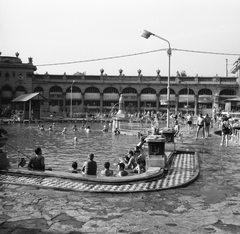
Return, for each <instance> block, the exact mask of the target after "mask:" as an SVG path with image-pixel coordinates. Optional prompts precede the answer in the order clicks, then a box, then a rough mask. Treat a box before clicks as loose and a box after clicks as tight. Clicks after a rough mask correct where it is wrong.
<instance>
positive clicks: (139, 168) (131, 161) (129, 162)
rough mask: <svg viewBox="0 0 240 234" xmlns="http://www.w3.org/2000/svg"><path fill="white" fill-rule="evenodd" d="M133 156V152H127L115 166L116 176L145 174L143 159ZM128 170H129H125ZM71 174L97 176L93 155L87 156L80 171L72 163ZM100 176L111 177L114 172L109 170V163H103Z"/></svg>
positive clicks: (76, 164)
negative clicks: (116, 169)
mask: <svg viewBox="0 0 240 234" xmlns="http://www.w3.org/2000/svg"><path fill="white" fill-rule="evenodd" d="M136 154H137V152H136ZM136 154H134V151H132V150H129V152H128V154H127V155H126V156H125V157H123V159H122V160H120V162H119V163H118V164H117V167H118V172H117V173H116V176H118V177H122V176H127V175H129V173H131V172H132V173H138V174H141V173H143V172H145V170H146V169H145V166H146V161H145V158H144V157H143V156H142V155H140V154H138V155H136ZM126 169H129V170H126ZM70 172H71V173H82V174H86V175H97V162H96V161H94V154H93V153H91V154H89V155H88V160H87V161H86V162H84V163H83V166H82V168H81V169H79V168H78V163H77V162H76V161H74V162H73V163H72V170H71V171H70ZM100 175H102V176H113V175H114V170H111V169H110V162H105V163H104V169H103V170H101V172H100Z"/></svg>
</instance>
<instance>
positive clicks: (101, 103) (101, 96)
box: [100, 93, 103, 113]
mask: <svg viewBox="0 0 240 234" xmlns="http://www.w3.org/2000/svg"><path fill="white" fill-rule="evenodd" d="M100 113H103V93H100Z"/></svg>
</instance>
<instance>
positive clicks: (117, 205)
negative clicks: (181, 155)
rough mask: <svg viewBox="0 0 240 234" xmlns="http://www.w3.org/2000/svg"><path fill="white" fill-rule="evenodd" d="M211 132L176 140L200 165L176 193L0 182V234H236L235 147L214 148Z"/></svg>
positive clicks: (216, 139) (239, 211)
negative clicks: (84, 189)
mask: <svg viewBox="0 0 240 234" xmlns="http://www.w3.org/2000/svg"><path fill="white" fill-rule="evenodd" d="M213 131H214V129H211V132H212V135H211V137H209V138H207V139H202V138H199V139H198V140H195V134H196V128H194V129H193V131H192V133H191V134H190V135H189V134H187V133H186V132H184V134H183V139H182V140H179V139H177V146H176V148H177V149H178V150H179V151H180V150H182V151H189V152H191V151H195V152H198V153H199V155H198V157H199V161H200V165H201V166H200V168H201V173H200V175H199V177H198V179H197V180H196V181H194V183H190V184H189V185H188V186H184V187H183V186H181V187H178V188H177V189H165V190H160V191H157V190H155V191H150V192H139V193H131V192H127V193H126V192H125V193H105V192H100V193H89V192H81V191H79V190H76V191H75V190H69V191H68V190H67V188H64V189H54V187H53V189H51V187H50V186H49V187H48V186H42V187H41V186H40V187H39V186H38V185H36V186H34V184H32V183H31V184H30V186H25V185H24V183H21V182H19V181H18V182H19V183H18V184H17V183H16V184H14V183H13V184H11V181H10V180H9V183H7V182H6V183H0V201H1V202H0V233H1V234H83V233H84V234H90V233H91V234H93V233H94V234H95V233H100V234H116V233H132V234H133V233H134V234H150V233H151V234H160V233H164V234H170V233H171V234H213V233H215V234H237V233H240V218H239V217H240V216H239V215H240V193H239V191H240V183H239V179H240V170H239V167H240V158H239V147H240V146H239V145H236V143H235V142H234V141H230V142H229V147H225V146H220V141H221V138H220V136H217V135H214V134H213ZM172 165H174V164H172ZM2 175H3V174H2ZM4 176H6V175H4ZM2 178H3V177H1V179H2ZM5 179H6V178H4V180H5ZM28 179H29V180H30V179H31V178H28ZM46 179H47V178H46ZM49 179H51V177H50V178H49ZM23 180H25V178H23ZM26 184H27V183H26ZM136 185H137V183H136ZM59 187H60V186H59ZM63 187H64V186H63ZM146 191H147V190H146Z"/></svg>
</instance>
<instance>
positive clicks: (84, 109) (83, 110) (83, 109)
mask: <svg viewBox="0 0 240 234" xmlns="http://www.w3.org/2000/svg"><path fill="white" fill-rule="evenodd" d="M84 96H85V93H84V92H82V107H83V108H82V112H86V108H85V103H84V102H85V97H84Z"/></svg>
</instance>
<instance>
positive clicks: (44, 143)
mask: <svg viewBox="0 0 240 234" xmlns="http://www.w3.org/2000/svg"><path fill="white" fill-rule="evenodd" d="M49 125H50V124H45V129H46V130H45V131H40V130H39V129H38V127H37V124H35V123H33V124H20V123H16V124H12V125H6V126H4V129H6V130H7V131H8V133H9V140H8V144H9V145H11V146H13V147H14V148H15V149H19V150H20V152H22V153H24V154H25V155H27V156H29V157H30V156H32V155H33V154H34V149H35V148H36V147H41V148H42V151H43V154H44V156H45V161H46V165H47V166H48V167H49V166H50V167H52V168H53V169H54V170H60V171H66V170H68V169H70V168H71V164H72V162H73V161H77V162H78V164H79V167H81V165H82V163H83V162H84V161H85V160H86V158H87V155H88V154H89V153H94V154H95V160H96V162H97V163H98V170H101V169H103V164H104V162H106V161H109V162H110V163H111V165H112V167H114V166H113V163H117V162H118V158H119V157H121V156H123V155H124V154H125V153H126V152H127V151H128V150H129V149H133V148H135V146H136V144H137V143H138V142H139V139H138V138H137V137H136V136H127V135H114V134H113V133H112V132H111V131H109V132H102V131H101V129H102V128H103V125H104V123H89V126H90V127H91V129H92V132H90V133H86V132H85V131H84V130H83V129H80V126H81V124H80V123H79V124H77V127H78V131H76V132H74V131H72V129H71V127H72V124H71V123H57V124H56V126H55V127H54V129H53V132H49V131H48V130H47V129H48V126H49ZM64 127H66V128H67V131H66V133H65V134H62V130H63V128H64ZM75 137H77V141H75V140H74V138H75ZM7 153H8V156H9V158H11V160H12V162H16V159H17V152H16V150H14V149H12V148H11V147H7ZM113 169H114V168H113Z"/></svg>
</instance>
